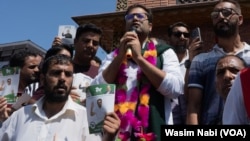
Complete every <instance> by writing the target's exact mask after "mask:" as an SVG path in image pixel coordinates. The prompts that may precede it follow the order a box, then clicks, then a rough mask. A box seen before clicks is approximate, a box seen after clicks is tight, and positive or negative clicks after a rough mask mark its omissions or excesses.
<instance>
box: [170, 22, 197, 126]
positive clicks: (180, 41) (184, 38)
mask: <svg viewBox="0 0 250 141" xmlns="http://www.w3.org/2000/svg"><path fill="white" fill-rule="evenodd" d="M193 33H194V32H193ZM196 33H198V32H196ZM192 35H195V34H192V33H191V36H190V32H189V26H188V25H187V24H185V23H183V22H176V23H174V24H172V25H170V26H169V28H168V37H169V45H171V46H172V47H173V49H174V51H175V53H176V54H177V57H178V59H179V62H180V67H181V71H182V74H183V77H184V78H185V75H186V70H187V69H188V68H189V67H190V65H191V61H192V59H193V58H194V56H195V55H197V54H199V53H200V52H201V49H200V48H201V43H202V42H201V40H200V39H201V38H200V36H193V37H192ZM196 35H198V34H196ZM185 93H186V92H185ZM172 112H173V120H174V124H185V123H186V98H185V95H181V96H179V97H178V98H176V99H173V101H172Z"/></svg>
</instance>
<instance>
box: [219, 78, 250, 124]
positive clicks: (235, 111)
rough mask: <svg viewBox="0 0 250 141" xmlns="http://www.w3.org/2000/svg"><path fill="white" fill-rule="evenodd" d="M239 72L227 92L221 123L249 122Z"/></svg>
mask: <svg viewBox="0 0 250 141" xmlns="http://www.w3.org/2000/svg"><path fill="white" fill-rule="evenodd" d="M239 74H240V73H238V75H237V76H236V78H235V80H234V83H233V86H232V88H231V90H230V92H229V93H228V96H227V99H226V102H225V105H224V111H223V117H222V124H225V125H226V124H229V125H239V124H250V120H249V118H248V115H247V112H246V108H245V104H244V98H243V93H242V87H241V86H242V85H241V79H240V75H239Z"/></svg>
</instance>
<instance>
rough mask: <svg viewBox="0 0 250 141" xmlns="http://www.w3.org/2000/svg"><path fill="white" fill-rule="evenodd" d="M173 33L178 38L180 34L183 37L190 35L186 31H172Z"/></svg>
mask: <svg viewBox="0 0 250 141" xmlns="http://www.w3.org/2000/svg"><path fill="white" fill-rule="evenodd" d="M173 35H174V36H175V37H177V38H180V37H181V35H183V36H184V37H185V38H189V37H190V34H189V33H187V32H179V31H178V32H173Z"/></svg>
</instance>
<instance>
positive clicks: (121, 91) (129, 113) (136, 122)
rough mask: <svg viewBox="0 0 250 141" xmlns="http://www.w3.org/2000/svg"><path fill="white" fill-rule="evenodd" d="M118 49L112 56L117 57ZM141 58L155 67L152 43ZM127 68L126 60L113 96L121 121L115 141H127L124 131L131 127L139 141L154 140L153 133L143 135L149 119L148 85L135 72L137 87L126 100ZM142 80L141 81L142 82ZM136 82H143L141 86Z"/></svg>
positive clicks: (154, 53) (155, 59)
mask: <svg viewBox="0 0 250 141" xmlns="http://www.w3.org/2000/svg"><path fill="white" fill-rule="evenodd" d="M117 54H118V49H117V50H115V52H114V56H117ZM143 57H144V58H145V59H146V60H147V61H148V62H150V63H151V64H152V65H156V61H157V58H156V57H157V51H156V47H155V45H154V43H153V42H152V41H150V42H148V46H147V50H146V51H145V52H144V54H143ZM126 68H127V60H126V58H125V59H124V60H123V62H122V64H121V66H120V68H119V73H118V79H117V83H118V87H117V90H116V95H115V112H116V113H117V114H118V116H119V118H120V119H121V127H120V129H121V130H120V133H119V135H118V139H117V141H127V140H128V139H129V138H130V132H129V131H126V129H127V128H128V127H130V126H132V128H133V130H134V131H135V133H134V135H135V137H137V138H138V140H140V141H142V140H143V141H152V140H155V138H156V136H155V134H154V133H145V130H146V129H147V127H148V117H149V105H148V104H149V99H150V95H149V93H148V91H149V89H150V86H151V85H150V83H148V81H145V80H144V79H145V78H144V77H145V76H144V74H143V73H142V71H141V70H140V69H138V72H137V86H135V87H134V88H133V90H132V93H131V96H130V99H128V100H127V87H126V81H127V76H126V73H125V69H126ZM142 80H143V81H142ZM138 82H143V83H142V84H140V83H138ZM139 84H140V86H141V91H140V92H139ZM138 98H139V104H138V110H137V115H138V116H137V117H136V116H135V115H136V113H135V110H136V106H137V101H138Z"/></svg>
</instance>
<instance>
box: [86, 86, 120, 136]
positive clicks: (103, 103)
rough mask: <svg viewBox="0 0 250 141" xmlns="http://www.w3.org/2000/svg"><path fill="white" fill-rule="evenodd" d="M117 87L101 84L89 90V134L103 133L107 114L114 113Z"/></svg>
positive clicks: (87, 105)
mask: <svg viewBox="0 0 250 141" xmlns="http://www.w3.org/2000/svg"><path fill="white" fill-rule="evenodd" d="M114 102H115V85H114V84H100V85H91V86H89V87H88V88H87V97H86V108H87V113H88V114H87V115H88V123H89V132H90V134H92V133H100V132H102V128H103V127H102V126H103V121H104V118H105V115H106V113H109V112H113V111H114Z"/></svg>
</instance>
